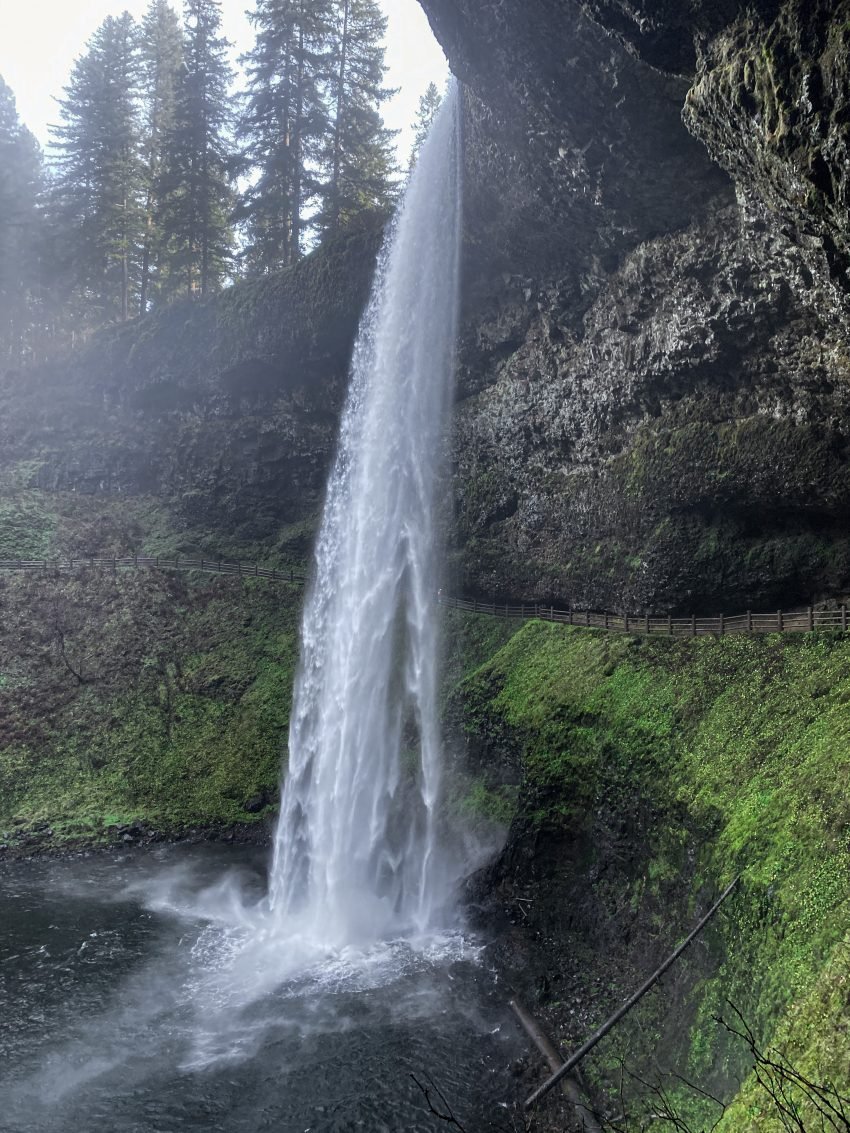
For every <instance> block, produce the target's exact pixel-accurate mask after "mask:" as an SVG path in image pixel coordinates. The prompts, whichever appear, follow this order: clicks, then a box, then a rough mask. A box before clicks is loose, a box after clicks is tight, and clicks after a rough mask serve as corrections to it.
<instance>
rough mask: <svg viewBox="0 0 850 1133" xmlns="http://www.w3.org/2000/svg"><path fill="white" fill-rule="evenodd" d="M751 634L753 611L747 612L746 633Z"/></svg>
mask: <svg viewBox="0 0 850 1133" xmlns="http://www.w3.org/2000/svg"><path fill="white" fill-rule="evenodd" d="M752 632H753V611H752V610H747V633H752Z"/></svg>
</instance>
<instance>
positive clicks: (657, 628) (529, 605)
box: [0, 555, 848, 637]
mask: <svg viewBox="0 0 850 1133" xmlns="http://www.w3.org/2000/svg"><path fill="white" fill-rule="evenodd" d="M89 566H90V567H103V568H106V569H107V570H113V571H118V570H131V569H152V570H185V571H202V572H203V573H204V574H224V575H232V576H235V577H237V578H269V579H272V580H273V581H275V582H289V583H293V584H298V585H304V584H305V583H306V582H307V580H308V576H307V575H306V574H305V573H303V572H302V571H297V570H294V569H290V570H282V569H281V570H278V569H276V568H273V567H263V566H260V565H259V564H258V563H243V562H228V561H226V560H224V559H215V558H209V559H208V558H206V557H202V558H197V557H191V556H187V555H177V556H175V557H173V558H171V557H168V556H166V555H125V556H123V557H111V558H110V557H95V558H92V557H90V556H81V557H79V558H77V557H74V558H69V559H0V571H26V572H30V573H41V574H50V573H62V574H64V573H67V572H69V571H72V570H77V569H79V568H81V567H89ZM440 602H441V603H442V605H444V606H447V607H448V608H449V609H453V610H467V611H469V612H470V613H474V614H489V615H490V616H491V617H495V618H510V619H516V620H518V621H527V620H529V619H530V618H539V619H541V620H542V621H546V622H560V623H561V624H563V625H571V626H584V627H585V628H587V629H602V630H607V631H608V632H609V633H626V634H633V635H634V634H640V635H643V636H646V637H708V636H724V635H726V634H734V633H751V634H754V633H758V634H765V633H811V632H813V631H815V630H835V631H838V632H841V633H846V632H847V630H848V612H847V605H846V603H845V604H843V605H841V606H836V607H835V608H833V609H816V608H815V607H814V606H806V607H803V608H798V609H794V610H776V611H773V612H772V613H767V614H765V613H753V612H752V611H751V610H747V612H746V613H743V614H733V615H727V614H718V615H717V616H716V617H703V616H702V615H697V614H691V615H690V616H688V617H677V618H673V617H653V616H651V615H648V614H614V613H609V612H601V613H600V612H599V611H595V610H576V609H572V608H568V609H566V610H563V609H559V608H558V607H557V606H553V605H550V604H548V603H542V602H525V603H513V604H512V603H510V602H483V601H481V600H479V599H470V598H452V597H446V596H441V598H440Z"/></svg>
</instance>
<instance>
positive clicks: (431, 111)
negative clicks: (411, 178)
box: [410, 83, 443, 169]
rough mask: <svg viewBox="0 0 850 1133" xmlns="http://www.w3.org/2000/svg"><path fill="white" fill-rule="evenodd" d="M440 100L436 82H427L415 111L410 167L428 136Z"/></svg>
mask: <svg viewBox="0 0 850 1133" xmlns="http://www.w3.org/2000/svg"><path fill="white" fill-rule="evenodd" d="M442 101H443V96H442V95H441V94H440V92H439V91H438V90H437V84H436V83H429V84H428V87H427V89H426V91H425V93H424V94H423V95H422V97H421V98H420V99H419V109H418V110H417V111H416V118H415V120H414V123H413V134H414V136H413V151H412V153H411V155H410V167H411V169H412V168H413V166H414V165H415V164H416V158H417V157H418V156H419V151H420V149H422V143H423V142H424V141H425V139H426V138H427V137H428V131H429V130H430V129H431V123H432V122H433V121H434V118H435V117H436V115H437V111H438V110H439V109H440V105H441V104H442Z"/></svg>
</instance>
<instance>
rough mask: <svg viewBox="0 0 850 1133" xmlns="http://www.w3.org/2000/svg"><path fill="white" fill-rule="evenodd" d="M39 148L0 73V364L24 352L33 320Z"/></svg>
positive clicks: (36, 284) (36, 287) (37, 237)
mask: <svg viewBox="0 0 850 1133" xmlns="http://www.w3.org/2000/svg"><path fill="white" fill-rule="evenodd" d="M41 177H42V170H41V151H40V150H39V148H38V143H37V142H36V140H35V138H34V137H33V136H32V134H31V133H30V132H29V130H27V129H26V127H25V126H22V125H21V122H20V120H19V118H18V112H17V108H16V106H15V97H14V95H13V94H12V91H11V90H10V89H9V87H8V86H7V85H6V83H5V82H4V81H3V79H2V77H0V366H2V365H4V364H6V363H16V362H18V361H20V360H21V358H22V357H23V356H24V354H25V352H26V350H27V346H28V345H29V340H30V338H31V334H32V331H33V329H34V328H33V322H34V320H35V318H36V312H35V306H36V303H37V292H38V242H39V238H40V231H39V219H40V218H39V214H38V212H37V208H36V201H37V199H38V196H39V193H40V190H41Z"/></svg>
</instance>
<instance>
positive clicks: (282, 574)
mask: <svg viewBox="0 0 850 1133" xmlns="http://www.w3.org/2000/svg"><path fill="white" fill-rule="evenodd" d="M84 567H100V568H105V569H106V570H113V571H119V570H141V569H149V570H186V571H201V572H202V573H204V574H228V575H235V576H236V577H238V578H270V579H272V580H274V581H275V582H291V583H298V584H302V585H303V583H305V582H306V581H307V575H306V574H304V573H302V572H301V571H297V570H284V569H280V570H278V569H276V568H273V567H263V566H260V565H259V563H243V562H227V561H225V560H224V559H213V558H210V559H208V558H193V557H191V556H188V555H176V556H174V557H173V558H172V557H169V556H167V555H125V556H124V557H111V558H108V557H107V558H104V557H95V558H92V557H88V556H85V557H83V556H81V557H79V558H77V557H74V558H69V559H0V571H13V572H19V571H23V572H29V573H38V574H56V573H58V574H67V573H70V572H71V571H74V570H79V569H81V568H84Z"/></svg>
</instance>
